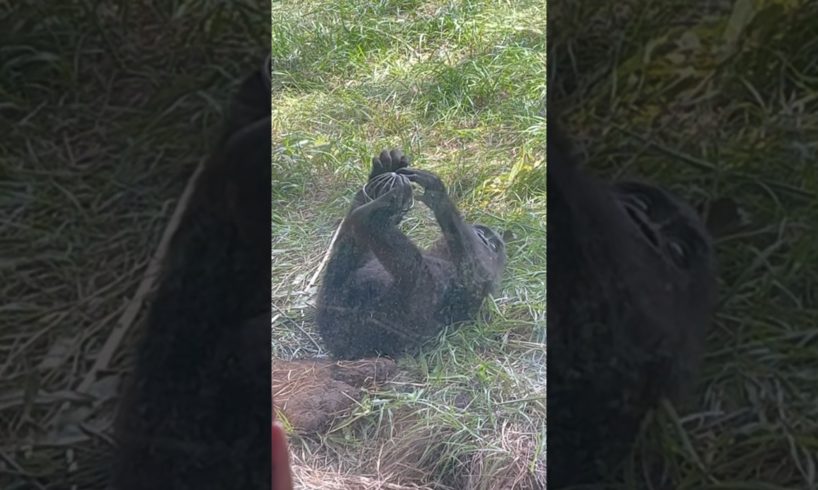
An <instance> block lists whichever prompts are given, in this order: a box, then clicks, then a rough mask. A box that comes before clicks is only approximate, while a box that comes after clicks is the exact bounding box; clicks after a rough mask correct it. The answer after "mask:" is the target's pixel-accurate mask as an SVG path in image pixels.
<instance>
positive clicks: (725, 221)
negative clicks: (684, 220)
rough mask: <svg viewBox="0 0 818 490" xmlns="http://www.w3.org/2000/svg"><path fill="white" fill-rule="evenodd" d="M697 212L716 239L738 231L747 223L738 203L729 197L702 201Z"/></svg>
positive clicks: (697, 207)
mask: <svg viewBox="0 0 818 490" xmlns="http://www.w3.org/2000/svg"><path fill="white" fill-rule="evenodd" d="M696 211H697V212H698V213H699V216H701V217H702V219H703V220H704V225H705V227H706V228H707V231H708V233H710V236H712V237H713V238H714V239H719V238H721V237H724V236H726V235H729V234H731V233H734V232H736V231H738V230H739V229H741V228H742V226H743V225H744V224H745V222H746V220H745V218H744V216H743V215H744V213H743V212H742V210H741V208H739V205H738V203H736V201H734V200H733V199H730V198H729V197H719V198H716V199H713V200H706V201H702V202H700V203H698V204H697V205H696Z"/></svg>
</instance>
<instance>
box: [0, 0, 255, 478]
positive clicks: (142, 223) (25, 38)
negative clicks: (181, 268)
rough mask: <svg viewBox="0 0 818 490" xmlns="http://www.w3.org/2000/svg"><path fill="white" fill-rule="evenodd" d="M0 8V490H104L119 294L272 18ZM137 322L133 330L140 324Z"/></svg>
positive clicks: (73, 7) (189, 8) (124, 367)
mask: <svg viewBox="0 0 818 490" xmlns="http://www.w3.org/2000/svg"><path fill="white" fill-rule="evenodd" d="M159 3H161V5H155V4H157V2H138V3H134V2H127V1H120V2H105V3H104V4H97V3H89V2H56V3H53V4H48V5H47V6H46V5H45V4H42V3H36V2H23V3H18V4H15V5H14V8H13V9H3V11H2V12H0V19H2V21H0V24H2V25H3V26H4V27H3V29H0V53H2V54H0V129H2V134H3V137H2V139H0V244H1V248H2V258H0V298H2V299H0V488H3V489H4V490H18V489H52V488H53V489H61V490H64V489H69V488H81V489H94V488H104V483H105V476H106V472H107V471H108V468H109V466H110V461H108V459H107V458H108V457H109V455H110V453H111V450H112V445H111V440H110V424H111V417H112V413H113V405H114V403H115V401H116V398H117V391H116V387H117V383H118V382H119V381H120V380H121V378H122V377H123V376H124V375H125V374H126V373H127V371H128V361H127V359H128V356H127V354H128V353H129V351H130V349H129V347H130V346H131V340H130V338H128V339H126V341H125V342H123V343H122V344H121V345H119V349H117V351H116V356H115V357H114V360H113V362H112V363H111V365H110V366H109V367H110V369H109V370H107V371H106V372H104V373H102V374H103V376H102V378H101V380H100V382H99V383H95V384H92V386H91V392H92V393H91V395H90V396H86V395H84V394H80V393H77V392H76V390H77V388H78V386H79V384H80V383H81V382H82V381H83V379H84V378H85V376H86V375H87V374H88V371H89V369H90V367H91V366H92V364H93V362H94V360H95V358H96V356H97V355H98V354H99V351H100V349H101V348H102V346H103V344H104V343H105V341H106V339H107V338H108V336H109V335H110V334H111V331H112V330H113V329H114V327H115V326H116V325H117V322H118V320H119V318H120V316H121V315H122V312H123V310H124V309H125V307H126V306H127V305H128V302H129V301H130V300H131V298H132V296H133V294H134V292H135V290H136V288H137V285H138V284H139V282H140V280H141V279H142V276H143V274H144V272H145V267H146V265H147V262H148V260H149V259H150V257H151V255H152V254H153V253H154V250H155V249H156V246H157V243H158V241H159V238H160V236H161V233H162V231H163V229H164V227H165V225H166V223H167V221H168V219H169V218H170V215H171V213H172V212H173V208H174V204H175V201H176V199H177V198H178V197H179V195H180V194H181V192H182V189H183V188H184V186H185V183H186V180H187V178H188V176H189V175H190V174H191V173H192V172H193V170H194V168H195V167H196V165H197V164H198V163H199V162H200V161H201V160H202V159H204V158H205V157H206V156H207V154H208V151H209V144H208V141H210V140H212V134H213V131H214V129H215V127H214V126H215V125H216V124H217V123H218V122H219V119H220V117H221V111H222V106H223V104H224V103H225V102H226V100H227V98H228V96H229V94H230V91H231V90H232V88H233V87H234V86H235V84H236V83H237V81H238V78H239V77H242V76H245V74H246V73H249V72H250V71H251V70H254V69H256V68H257V67H258V66H260V63H261V60H262V55H263V49H264V47H265V44H264V42H265V38H266V37H267V35H268V34H267V32H268V31H267V27H268V26H267V24H266V22H268V12H267V11H266V10H258V7H255V9H256V10H255V11H254V10H253V8H250V7H248V5H249V3H247V2H231V3H230V5H229V6H228V5H226V4H225V3H224V2H216V1H210V0H202V1H181V0H180V1H170V2H159ZM140 324H141V320H137V321H136V322H135V323H134V324H133V325H132V326H131V328H130V330H129V331H130V332H132V333H136V332H138V331H139V330H140V328H139V326H140Z"/></svg>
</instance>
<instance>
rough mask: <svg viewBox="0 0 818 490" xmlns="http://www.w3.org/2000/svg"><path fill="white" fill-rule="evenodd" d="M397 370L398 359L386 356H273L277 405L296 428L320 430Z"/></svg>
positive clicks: (273, 379) (306, 431)
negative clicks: (288, 358)
mask: <svg viewBox="0 0 818 490" xmlns="http://www.w3.org/2000/svg"><path fill="white" fill-rule="evenodd" d="M396 372H397V366H396V365H395V362H394V361H392V360H391V359H385V358H372V359H362V360H358V361H333V360H330V359H301V360H295V361H281V360H273V371H272V382H273V404H274V408H275V410H276V411H277V412H279V413H280V414H281V415H283V417H284V418H286V420H287V422H288V423H289V424H290V425H291V426H292V428H293V430H294V431H295V432H297V433H300V434H306V433H315V432H321V431H323V430H325V429H327V428H329V426H330V425H331V424H332V421H333V420H335V418H336V417H338V416H341V415H343V414H345V413H347V412H348V411H349V410H350V409H351V408H352V406H353V405H354V404H355V402H357V401H358V400H360V399H361V397H362V396H363V393H364V390H365V389H372V388H374V387H376V386H378V385H380V384H383V383H385V382H386V381H388V380H389V379H391V378H392V377H393V376H394V374H395V373H396Z"/></svg>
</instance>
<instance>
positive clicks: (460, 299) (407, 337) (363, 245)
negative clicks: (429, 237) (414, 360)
mask: <svg viewBox="0 0 818 490" xmlns="http://www.w3.org/2000/svg"><path fill="white" fill-rule="evenodd" d="M412 182H414V183H416V184H418V185H419V186H420V187H422V188H423V189H424V193H423V195H422V196H419V197H418V199H419V200H420V201H421V202H423V203H424V204H426V205H427V206H428V207H429V208H430V209H431V210H432V211H433V212H434V215H435V219H436V220H437V222H438V224H439V225H440V228H441V230H442V231H443V237H442V238H441V239H440V240H438V241H437V242H436V243H435V244H434V245H433V246H432V247H431V248H430V249H429V250H421V249H420V248H418V247H417V246H416V245H415V244H414V243H412V241H411V240H410V239H409V237H407V236H406V235H404V234H403V232H401V231H400V230H399V229H398V224H399V223H400V221H401V220H402V219H403V217H404V216H405V215H406V212H407V211H408V210H409V208H410V207H411V203H412V199H413V192H412V185H411V183H412ZM505 261H506V251H505V243H504V242H503V240H502V238H501V237H500V236H499V235H498V234H497V233H496V232H494V231H493V230H491V229H490V228H487V227H485V226H482V225H470V224H467V223H465V222H464V221H463V218H462V217H461V216H460V213H459V212H458V210H457V208H456V207H455V205H454V203H452V201H451V200H450V199H449V196H448V195H447V193H446V188H445V187H444V185H443V183H442V182H441V181H440V179H439V178H438V177H437V176H435V175H433V174H432V173H429V172H425V171H423V170H418V169H414V168H408V159H407V158H406V157H405V156H404V155H403V154H402V153H401V152H400V151H399V150H392V151H391V152H387V151H383V152H381V154H380V156H378V157H375V158H373V161H372V171H371V173H370V175H369V181H368V182H367V184H366V185H365V186H364V188H363V189H361V190H360V191H358V193H357V194H356V195H355V198H354V201H353V204H352V207H351V209H350V210H349V213H348V214H347V217H346V219H345V220H344V222H343V224H342V225H341V230H340V231H339V233H338V238H337V240H336V243H335V245H334V247H333V249H332V252H331V255H330V259H329V262H328V264H327V269H326V271H325V274H324V278H323V282H322V284H321V289H320V291H319V294H318V313H317V318H316V321H317V324H318V330H319V332H320V333H321V336H322V338H323V339H324V343H325V345H326V346H327V348H328V349H329V351H330V352H331V353H332V354H333V356H335V357H336V358H340V359H356V358H362V357H367V356H372V355H379V354H381V355H394V354H397V353H399V352H401V351H403V350H405V349H406V348H408V347H411V346H416V345H418V344H419V343H421V342H422V341H424V340H426V339H428V338H430V337H433V336H434V335H436V334H437V333H438V332H439V331H440V330H441V328H442V327H443V326H445V325H448V324H451V323H455V322H459V321H465V320H469V319H472V318H474V315H475V314H476V313H477V311H478V310H479V309H480V306H481V304H482V302H483V300H484V299H485V298H486V296H488V294H489V293H490V292H492V291H493V290H494V289H495V288H496V287H497V285H498V284H499V281H500V276H501V274H502V271H503V267H504V266H505Z"/></svg>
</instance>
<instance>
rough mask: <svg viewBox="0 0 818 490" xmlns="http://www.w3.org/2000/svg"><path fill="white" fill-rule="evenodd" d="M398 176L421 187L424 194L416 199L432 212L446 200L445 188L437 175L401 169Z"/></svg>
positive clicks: (423, 171) (413, 169)
mask: <svg viewBox="0 0 818 490" xmlns="http://www.w3.org/2000/svg"><path fill="white" fill-rule="evenodd" d="M398 174H400V175H405V176H406V177H408V178H409V180H410V181H411V182H414V183H416V184H418V185H419V186H421V187H423V190H424V193H423V195H422V196H418V199H419V200H420V201H421V202H422V203H424V204H426V205H427V206H429V208H431V209H432V210H434V209H435V208H436V207H437V206H438V205H439V204H440V203H441V201H442V200H443V199H445V198H446V186H445V185H443V182H442V181H441V180H440V178H439V177H438V176H437V175H435V174H433V173H431V172H426V171H425V170H418V169H416V168H402V169H399V170H398Z"/></svg>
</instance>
